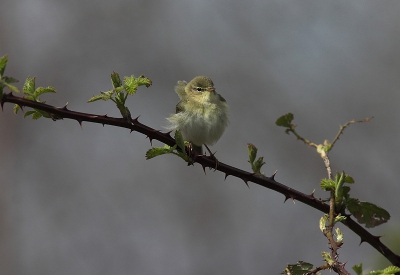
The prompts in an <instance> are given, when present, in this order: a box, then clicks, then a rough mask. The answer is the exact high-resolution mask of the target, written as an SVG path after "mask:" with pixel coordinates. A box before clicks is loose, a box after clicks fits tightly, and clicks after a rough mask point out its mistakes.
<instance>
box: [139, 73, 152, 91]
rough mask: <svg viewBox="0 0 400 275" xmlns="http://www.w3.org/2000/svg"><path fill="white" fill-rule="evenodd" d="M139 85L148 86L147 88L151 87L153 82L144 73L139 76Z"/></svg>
mask: <svg viewBox="0 0 400 275" xmlns="http://www.w3.org/2000/svg"><path fill="white" fill-rule="evenodd" d="M137 83H138V86H146V88H148V87H150V86H151V84H153V82H152V81H151V80H150V78H147V77H145V76H144V75H141V76H139V78H138V79H137Z"/></svg>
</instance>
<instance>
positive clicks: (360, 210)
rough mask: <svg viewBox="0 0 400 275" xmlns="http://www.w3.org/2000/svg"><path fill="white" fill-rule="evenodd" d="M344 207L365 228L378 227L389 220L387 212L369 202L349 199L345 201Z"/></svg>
mask: <svg viewBox="0 0 400 275" xmlns="http://www.w3.org/2000/svg"><path fill="white" fill-rule="evenodd" d="M346 206H347V209H348V210H349V211H350V213H351V214H353V216H354V217H355V218H356V219H357V221H358V222H359V223H361V224H365V227H367V228H372V227H375V226H378V225H380V224H382V223H385V222H387V221H388V220H389V219H390V214H389V212H387V211H386V210H385V209H383V208H382V207H379V206H377V205H375V204H373V203H370V202H366V201H359V200H358V199H353V198H351V199H349V200H348V201H347V205H346Z"/></svg>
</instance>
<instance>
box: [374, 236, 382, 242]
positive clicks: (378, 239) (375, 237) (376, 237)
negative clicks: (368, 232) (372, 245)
mask: <svg viewBox="0 0 400 275" xmlns="http://www.w3.org/2000/svg"><path fill="white" fill-rule="evenodd" d="M372 237H373V238H374V239H376V240H377V241H380V240H381V238H382V236H372Z"/></svg>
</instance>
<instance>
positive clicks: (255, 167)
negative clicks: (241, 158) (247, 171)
mask: <svg viewBox="0 0 400 275" xmlns="http://www.w3.org/2000/svg"><path fill="white" fill-rule="evenodd" d="M264 164H265V161H264V157H259V158H258V159H257V160H256V161H255V162H254V163H253V164H252V166H251V168H252V169H253V172H254V173H256V174H258V175H262V173H261V167H262V166H263V165H264Z"/></svg>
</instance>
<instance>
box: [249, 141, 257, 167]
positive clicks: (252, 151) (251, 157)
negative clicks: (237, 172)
mask: <svg viewBox="0 0 400 275" xmlns="http://www.w3.org/2000/svg"><path fill="white" fill-rule="evenodd" d="M247 151H248V154H249V160H248V162H250V163H251V164H252V163H253V162H254V161H255V160H256V157H257V151H258V149H257V147H256V146H254V145H253V144H251V143H247Z"/></svg>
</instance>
